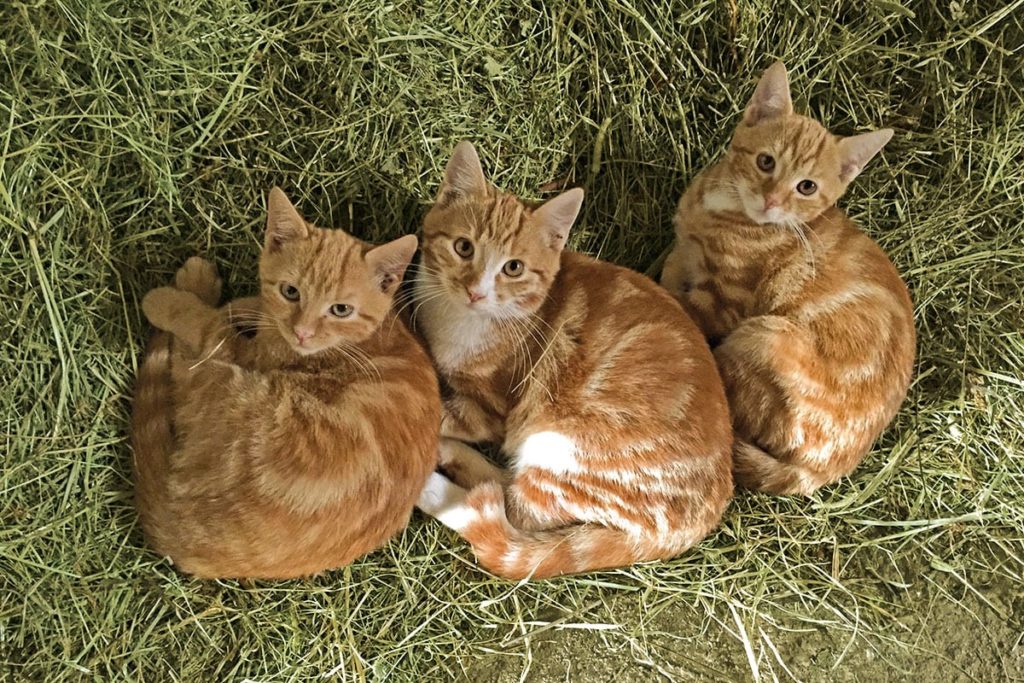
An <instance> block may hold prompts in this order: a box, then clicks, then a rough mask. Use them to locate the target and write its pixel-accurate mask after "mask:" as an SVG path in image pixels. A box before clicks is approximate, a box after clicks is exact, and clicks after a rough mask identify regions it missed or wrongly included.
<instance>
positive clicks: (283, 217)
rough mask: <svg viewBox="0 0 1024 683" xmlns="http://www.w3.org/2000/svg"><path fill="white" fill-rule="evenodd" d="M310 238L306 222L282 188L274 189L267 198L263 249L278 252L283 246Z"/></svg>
mask: <svg viewBox="0 0 1024 683" xmlns="http://www.w3.org/2000/svg"><path fill="white" fill-rule="evenodd" d="M307 237H309V228H308V227H307V226H306V221H305V220H304V219H303V218H302V216H301V215H300V214H299V212H298V210H297V209H296V208H295V207H294V206H293V205H292V203H291V202H290V201H289V200H288V197H287V196H285V193H284V190H282V189H281V188H280V187H273V188H271V190H270V194H269V195H268V196H267V234H266V237H265V238H264V242H263V248H264V249H266V250H267V251H277V250H278V249H280V248H281V245H283V244H285V243H286V242H293V241H295V240H304V239H306V238H307Z"/></svg>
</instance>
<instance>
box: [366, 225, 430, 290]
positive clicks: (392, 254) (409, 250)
mask: <svg viewBox="0 0 1024 683" xmlns="http://www.w3.org/2000/svg"><path fill="white" fill-rule="evenodd" d="M418 246H419V239H418V238H417V237H416V235H405V236H403V237H399V238H398V239H396V240H392V241H390V242H387V243H385V244H382V245H380V246H378V247H373V248H371V249H370V250H369V251H367V252H366V255H365V256H364V259H365V260H366V264H367V265H368V266H369V267H370V269H371V270H372V271H373V277H374V279H375V281H376V282H377V286H378V287H379V288H380V291H382V292H384V293H387V294H390V293H394V291H395V290H397V289H398V285H399V284H400V283H401V281H402V277H403V276H404V275H405V269H406V268H408V267H409V263H410V262H411V261H412V257H413V256H414V255H415V254H416V248H417V247H418Z"/></svg>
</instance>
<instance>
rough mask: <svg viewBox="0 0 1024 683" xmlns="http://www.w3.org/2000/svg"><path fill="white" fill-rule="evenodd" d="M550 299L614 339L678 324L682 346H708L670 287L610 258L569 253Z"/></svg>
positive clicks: (696, 350) (698, 351) (599, 333)
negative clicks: (603, 258)
mask: <svg viewBox="0 0 1024 683" xmlns="http://www.w3.org/2000/svg"><path fill="white" fill-rule="evenodd" d="M550 299H551V300H552V302H553V303H554V304H555V306H556V307H564V308H565V309H567V310H568V311H570V312H571V313H572V315H573V317H578V318H579V319H580V321H581V322H582V323H585V324H586V325H588V326H589V327H591V328H593V331H594V333H595V335H596V337H597V338H601V339H605V340H609V341H610V340H613V339H615V338H617V337H618V336H620V335H622V334H624V333H632V334H636V331H637V330H638V328H639V329H641V330H646V331H648V332H651V331H654V330H657V329H662V328H664V329H666V330H668V329H674V330H676V331H678V332H679V335H680V339H679V341H680V343H681V345H682V346H685V347H688V348H689V347H692V348H691V350H692V351H693V352H694V353H695V354H697V355H703V353H702V352H706V351H707V344H706V343H705V342H704V339H703V337H702V336H701V334H700V331H699V330H698V329H697V326H696V325H695V324H694V323H693V321H692V320H691V319H690V318H689V316H688V315H687V314H686V313H685V312H684V311H683V309H682V307H681V306H680V305H679V302H678V301H677V300H676V299H675V298H673V297H672V296H671V295H670V294H669V293H668V292H667V291H665V289H664V288H662V287H661V286H659V285H657V284H656V283H655V282H654V281H653V280H651V279H650V278H648V277H646V276H644V275H641V274H640V273H637V272H635V271H633V270H629V269H628V268H624V267H622V266H618V265H615V264H613V263H609V262H607V261H601V260H599V259H595V258H592V257H590V256H585V255H583V254H579V253H575V252H565V253H563V255H562V267H561V270H560V271H559V274H558V277H557V278H556V281H555V284H554V286H553V287H552V290H551V295H550ZM707 357H708V358H710V353H708V354H707Z"/></svg>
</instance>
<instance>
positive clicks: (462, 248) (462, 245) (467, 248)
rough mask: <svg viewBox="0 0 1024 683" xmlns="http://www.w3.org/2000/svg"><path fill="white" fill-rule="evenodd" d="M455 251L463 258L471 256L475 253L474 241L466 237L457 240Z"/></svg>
mask: <svg viewBox="0 0 1024 683" xmlns="http://www.w3.org/2000/svg"><path fill="white" fill-rule="evenodd" d="M455 253H456V254H458V255H459V256H461V257H462V258H469V257H470V256H472V255H473V243H472V242H470V241H469V240H468V239H466V238H465V237H460V238H459V239H457V240H455Z"/></svg>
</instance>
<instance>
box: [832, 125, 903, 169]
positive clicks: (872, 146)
mask: <svg viewBox="0 0 1024 683" xmlns="http://www.w3.org/2000/svg"><path fill="white" fill-rule="evenodd" d="M891 139H892V128H882V129H881V130H873V131H871V132H870V133H863V134H861V135H854V136H852V137H848V138H843V139H842V140H840V141H839V163H840V167H839V179H840V180H842V181H843V182H844V183H848V182H850V181H851V180H853V179H854V178H856V177H857V175H858V174H859V173H860V172H861V171H863V170H864V167H865V166H867V164H868V162H869V161H871V158H872V157H874V156H875V155H876V154H878V153H879V152H880V151H882V148H883V147H885V143H887V142H889V140H891Z"/></svg>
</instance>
